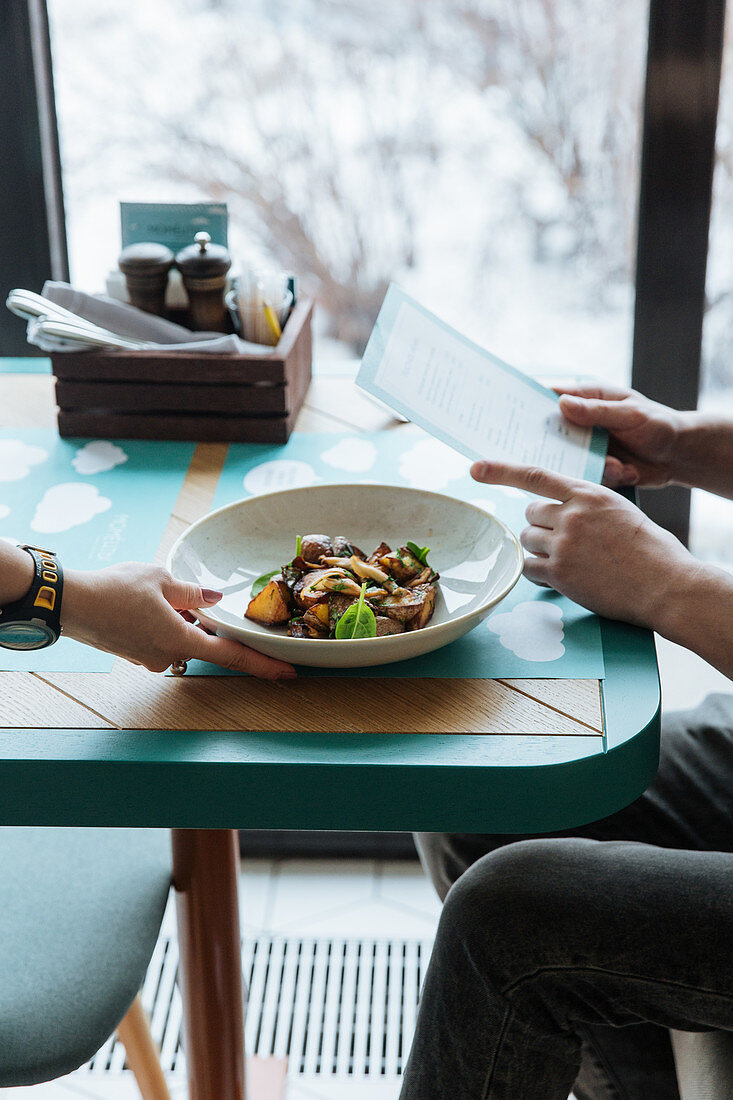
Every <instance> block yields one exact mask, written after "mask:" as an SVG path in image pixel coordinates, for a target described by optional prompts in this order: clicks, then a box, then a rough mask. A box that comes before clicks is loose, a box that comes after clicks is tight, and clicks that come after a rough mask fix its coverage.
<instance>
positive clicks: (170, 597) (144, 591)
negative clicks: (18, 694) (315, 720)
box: [61, 562, 296, 680]
mask: <svg viewBox="0 0 733 1100" xmlns="http://www.w3.org/2000/svg"><path fill="white" fill-rule="evenodd" d="M220 599H221V592H213V591H210V590H209V589H201V588H200V587H199V586H198V585H196V584H187V583H186V582H185V581H176V580H174V579H173V577H172V576H171V575H170V573H168V572H167V571H166V570H165V569H161V568H160V567H159V566H156V565H142V564H140V563H139V562H124V563H123V564H121V565H113V566H110V567H109V568H108V569H98V570H94V571H91V572H88V573H80V572H76V571H71V570H66V572H65V576H64V594H63V599H62V606H61V623H62V627H63V631H64V634H66V635H68V636H69V637H71V638H76V639H77V640H78V641H80V642H86V644H87V645H92V646H95V647H96V648H97V649H103V650H106V651H107V652H108V653H116V654H117V656H119V657H126V658H127V660H128V661H132V662H133V663H134V664H139V665H144V666H145V667H146V668H148V669H150V671H151V672H165V670H166V669H167V668H168V666H169V665H171V664H173V662H174V661H188V660H191V659H192V658H194V657H196V658H199V660H202V661H211V662H212V664H215V665H222V667H224V668H230V669H236V670H237V671H238V672H249V673H251V675H253V676H260V677H262V678H263V679H265V680H292V679H294V678H295V675H296V673H295V669H294V668H293V666H292V665H289V664H287V663H286V662H285V661H276V660H274V659H273V658H272V657H265V656H264V655H263V654H262V653H257V652H256V651H255V650H254V649H249V648H248V647H247V646H244V645H240V643H239V642H234V641H231V640H229V639H228V638H217V637H214V635H213V634H209V633H208V632H207V631H205V630H204V629H203V628H202V627H200V626H195V625H194V624H193V621H192V620H193V616H192V615H191V614H190V612H191V611H194V610H195V609H196V608H198V607H212V606H213V605H214V604H215V603H218V601H219V600H220Z"/></svg>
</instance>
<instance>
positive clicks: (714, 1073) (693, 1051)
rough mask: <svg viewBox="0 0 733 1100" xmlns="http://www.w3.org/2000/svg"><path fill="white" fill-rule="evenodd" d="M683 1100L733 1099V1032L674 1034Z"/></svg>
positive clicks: (677, 1068) (681, 1097)
mask: <svg viewBox="0 0 733 1100" xmlns="http://www.w3.org/2000/svg"><path fill="white" fill-rule="evenodd" d="M670 1036H671V1039H672V1052H673V1054H674V1062H675V1068H676V1071H677V1084H678V1087H679V1090H680V1100H727V1098H729V1097H733V1032H730V1031H671V1032H670Z"/></svg>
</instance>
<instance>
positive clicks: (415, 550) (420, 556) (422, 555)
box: [405, 542, 430, 565]
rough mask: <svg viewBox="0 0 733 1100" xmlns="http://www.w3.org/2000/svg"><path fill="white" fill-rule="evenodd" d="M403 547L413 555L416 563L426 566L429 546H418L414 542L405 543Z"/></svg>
mask: <svg viewBox="0 0 733 1100" xmlns="http://www.w3.org/2000/svg"><path fill="white" fill-rule="evenodd" d="M405 545H406V547H407V549H408V550H409V551H410V553H411V554H414V555H415V557H416V558H417V560H418V561H421V562H422V563H423V565H427V564H428V554H429V553H430V547H429V546H418V545H417V543H416V542H407V543H405Z"/></svg>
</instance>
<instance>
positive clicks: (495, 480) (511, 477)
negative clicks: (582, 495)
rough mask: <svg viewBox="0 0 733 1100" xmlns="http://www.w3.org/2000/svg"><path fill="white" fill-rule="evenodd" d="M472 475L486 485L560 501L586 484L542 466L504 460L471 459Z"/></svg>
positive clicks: (566, 498) (568, 498)
mask: <svg viewBox="0 0 733 1100" xmlns="http://www.w3.org/2000/svg"><path fill="white" fill-rule="evenodd" d="M471 477H472V478H473V479H474V481H481V482H483V483H484V484H486V485H509V486H512V487H513V488H515V489H524V490H526V492H528V493H536V494H537V496H540V497H549V498H550V499H551V500H561V501H566V500H570V497H571V496H572V495H573V493H574V492H575V491H576V489H579V488H580V487H581V486H582V485H585V484H587V483H586V482H584V481H579V480H578V479H577V478H574V477H565V476H564V475H563V474H553V473H550V471H549V470H543V469H542V467H541V466H508V465H506V463H503V462H474V464H473V466H472V467H471Z"/></svg>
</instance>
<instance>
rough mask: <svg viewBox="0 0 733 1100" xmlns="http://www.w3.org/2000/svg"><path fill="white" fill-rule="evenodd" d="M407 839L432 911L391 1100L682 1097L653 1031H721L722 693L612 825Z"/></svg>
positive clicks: (732, 704)
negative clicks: (411, 1028) (413, 843)
mask: <svg viewBox="0 0 733 1100" xmlns="http://www.w3.org/2000/svg"><path fill="white" fill-rule="evenodd" d="M416 839H417V843H418V848H419V851H420V856H421V859H422V860H423V863H424V866H425V867H426V869H427V871H428V872H429V874H430V875H431V877H432V879H433V882H434V884H435V886H436V889H437V890H438V893H439V894H440V896H441V898H444V899H445V906H444V908H443V913H442V916H441V920H440V925H439V928H438V934H437V939H436V942H435V948H434V950H433V956H432V959H431V962H430V966H429V969H428V973H427V976H426V980H425V988H424V991H423V997H422V1001H421V1005H420V1012H419V1016H418V1024H417V1030H416V1034H415V1039H414V1043H413V1047H412V1052H411V1055H410V1060H409V1064H408V1066H407V1069H406V1071H405V1078H404V1082H403V1087H402V1092H401V1094H400V1097H401V1100H448V1098H450V1100H566V1098H567V1096H568V1093H569V1092H570V1090H571V1089H573V1091H574V1092H575V1094H576V1096H577V1097H578V1100H678V1097H679V1094H678V1091H677V1085H676V1080H675V1074H674V1063H673V1059H672V1051H671V1046H670V1042H669V1037H668V1033H667V1029H668V1028H670V1027H673V1028H678V1029H681V1030H688V1031H704V1030H706V1029H709V1028H723V1029H727V1030H731V1031H733V949H732V946H731V945H733V855H731V853H732V852H733V696H727V695H715V696H710V697H709V698H708V699H706V700H705V702H704V703H703V704H702V706H700V707H699V708H697V709H696V710H694V711H689V712H685V713H679V714H673V715H669V716H668V717H667V718H666V719H665V721H664V722H663V733H662V758H661V762H660V767H659V772H658V774H657V777H656V779H655V781H654V783H653V784H652V786H651V787H650V788H649V789H648V790H647V791H646V792H645V794H643V795H642V796H641V798H639V799H637V800H636V802H633V803H632V804H631V805H630V806H627V807H626V809H624V810H621V811H620V812H619V813H616V814H613V815H612V816H611V817H608V818H604V819H603V820H601V821H597V822H594V823H593V824H590V825H586V826H583V827H581V828H577V829H572V830H568V831H567V832H563V833H558V834H556V835H553V836H551V837H548V836H543V837H541V838H533V839H524V838H522V837H518V836H514V835H503V836H500V835H488V836H483V835H473V834H465V835H454V834H451V835H448V834H442V833H421V834H419V835H418V837H417V838H416ZM457 880H458V881H457ZM454 883H455V885H453V884H454ZM721 1100H723V1098H722V1097H721Z"/></svg>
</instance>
